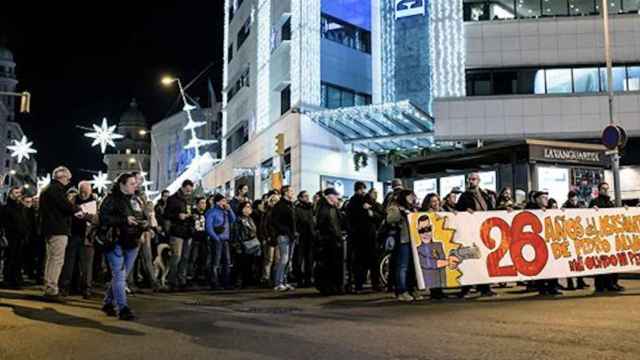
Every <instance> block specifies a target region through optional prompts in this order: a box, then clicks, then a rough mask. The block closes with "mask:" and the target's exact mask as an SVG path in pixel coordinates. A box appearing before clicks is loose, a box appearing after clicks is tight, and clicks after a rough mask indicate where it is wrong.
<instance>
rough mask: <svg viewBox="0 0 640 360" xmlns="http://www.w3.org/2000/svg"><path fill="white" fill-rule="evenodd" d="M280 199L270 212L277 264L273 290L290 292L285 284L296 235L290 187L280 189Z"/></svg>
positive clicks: (289, 288)
mask: <svg viewBox="0 0 640 360" xmlns="http://www.w3.org/2000/svg"><path fill="white" fill-rule="evenodd" d="M281 191H282V198H280V201H278V203H277V204H276V205H275V206H274V207H273V211H272V212H271V226H272V228H273V231H274V236H275V238H276V245H277V249H278V254H280V256H279V258H278V263H277V264H276V275H275V286H276V287H275V290H276V291H286V290H292V289H293V287H292V286H291V285H289V284H288V283H287V272H288V269H289V263H290V261H291V257H292V255H293V252H294V251H295V244H296V239H297V235H298V231H297V229H296V210H295V206H294V205H293V199H294V196H295V194H294V192H293V188H291V187H290V186H283V187H282V190H281Z"/></svg>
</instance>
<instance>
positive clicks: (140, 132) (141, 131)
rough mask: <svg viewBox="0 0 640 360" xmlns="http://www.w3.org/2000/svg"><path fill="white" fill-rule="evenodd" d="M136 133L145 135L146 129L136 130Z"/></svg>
mask: <svg viewBox="0 0 640 360" xmlns="http://www.w3.org/2000/svg"><path fill="white" fill-rule="evenodd" d="M138 134H139V135H140V136H145V135H147V130H145V129H142V130H140V131H138Z"/></svg>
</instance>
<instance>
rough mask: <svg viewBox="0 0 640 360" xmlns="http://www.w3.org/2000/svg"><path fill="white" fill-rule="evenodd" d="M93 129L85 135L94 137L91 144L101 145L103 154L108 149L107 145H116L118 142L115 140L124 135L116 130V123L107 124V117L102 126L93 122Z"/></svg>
mask: <svg viewBox="0 0 640 360" xmlns="http://www.w3.org/2000/svg"><path fill="white" fill-rule="evenodd" d="M93 130H94V131H93V132H89V133H86V134H84V136H86V137H88V138H92V139H94V140H93V143H92V144H91V146H96V145H100V150H102V153H103V154H104V153H105V152H106V151H107V145H110V146H113V147H115V146H116V143H115V141H114V140H118V139H122V138H123V137H124V136H122V135H120V134H117V133H116V132H115V131H116V126H115V125H112V126H109V124H107V118H103V119H102V125H101V126H98V125H96V124H93Z"/></svg>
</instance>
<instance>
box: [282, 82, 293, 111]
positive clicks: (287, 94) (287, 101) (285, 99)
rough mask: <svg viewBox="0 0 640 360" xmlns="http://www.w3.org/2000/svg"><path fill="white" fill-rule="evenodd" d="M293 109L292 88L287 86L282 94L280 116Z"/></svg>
mask: <svg viewBox="0 0 640 360" xmlns="http://www.w3.org/2000/svg"><path fill="white" fill-rule="evenodd" d="M290 108H291V86H287V87H286V88H284V89H283V90H282V91H281V92H280V115H282V114H284V113H286V112H287V111H289V109H290Z"/></svg>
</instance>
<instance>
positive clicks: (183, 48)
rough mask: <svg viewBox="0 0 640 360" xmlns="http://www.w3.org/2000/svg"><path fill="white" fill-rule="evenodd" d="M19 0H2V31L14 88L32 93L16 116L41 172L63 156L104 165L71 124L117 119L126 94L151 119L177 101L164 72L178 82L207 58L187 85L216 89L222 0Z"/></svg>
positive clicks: (75, 166)
mask: <svg viewBox="0 0 640 360" xmlns="http://www.w3.org/2000/svg"><path fill="white" fill-rule="evenodd" d="M20 3H22V4H25V5H21V6H14V5H9V6H8V4H3V5H2V11H0V38H1V37H3V35H4V36H5V37H6V40H7V47H8V48H9V49H10V50H11V51H12V52H13V53H14V56H15V58H16V63H17V66H16V72H17V77H18V80H19V81H20V83H19V84H18V91H23V90H27V91H30V92H31V94H32V101H31V103H32V105H31V114H28V115H18V117H17V119H18V120H17V121H18V122H19V123H20V124H21V126H22V128H23V129H24V131H25V133H26V135H27V137H28V138H30V139H31V140H33V141H34V147H35V148H36V149H37V150H38V154H37V160H38V168H39V172H41V173H42V172H47V171H51V170H52V169H53V167H55V166H57V165H60V164H64V165H67V166H69V167H70V168H71V169H72V171H73V172H74V177H75V178H76V179H78V178H90V175H91V174H89V173H86V172H82V171H80V169H90V170H103V169H105V166H104V165H103V163H102V160H101V157H102V156H101V154H100V150H99V148H97V147H94V148H92V147H90V145H91V139H88V138H85V137H84V136H83V133H84V130H80V129H77V128H76V125H82V126H88V127H91V124H93V123H98V122H99V121H101V119H102V117H104V116H106V117H107V118H108V119H109V123H110V124H111V123H115V122H117V120H118V119H119V116H120V114H121V113H122V112H123V111H125V110H126V109H127V107H128V106H129V103H130V101H131V99H132V98H136V100H137V102H138V104H139V107H140V109H141V111H142V112H143V113H144V115H145V116H146V118H147V122H148V123H149V126H150V125H152V124H153V123H155V122H158V121H159V120H161V119H162V118H164V117H165V116H167V114H171V113H174V112H176V111H178V110H180V109H181V104H177V103H176V100H177V96H178V92H177V89H176V88H175V87H174V88H164V87H162V85H161V84H160V79H161V77H162V75H163V74H165V73H169V74H173V75H175V76H179V77H180V78H181V79H182V80H183V83H185V84H186V83H188V82H189V81H190V80H192V79H193V78H194V77H196V75H198V74H199V73H200V72H201V71H202V70H204V69H205V68H206V67H207V66H208V65H209V64H211V63H213V66H212V67H211V68H210V69H209V71H208V72H207V74H206V76H204V77H203V78H201V79H200V80H199V81H198V82H197V83H195V84H194V85H193V86H192V87H191V88H190V89H189V90H187V92H188V93H189V95H191V96H192V97H194V98H199V99H200V104H201V105H203V106H206V105H207V104H208V98H207V78H211V80H212V83H213V85H214V88H215V90H216V92H217V94H218V97H219V96H220V95H219V91H220V87H221V81H222V80H221V78H222V48H223V45H222V42H223V36H222V33H223V1H222V0H213V1H212V0H209V1H188V2H186V1H182V2H178V1H175V2H162V3H161V4H160V3H159V2H154V3H153V4H154V5H153V6H151V5H149V3H148V2H141V1H140V2H138V1H128V2H126V3H125V2H117V4H115V3H116V2H106V3H105V2H90V3H89V2H83V3H81V4H83V5H82V6H72V5H66V4H68V3H65V2H55V4H56V5H55V6H44V7H43V6H42V5H41V4H40V3H29V2H20ZM88 4H91V7H89V6H88ZM156 4H157V5H156ZM178 4H180V5H178ZM185 4H189V6H186V5H185Z"/></svg>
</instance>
